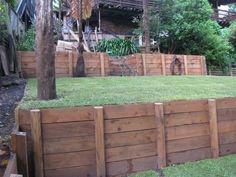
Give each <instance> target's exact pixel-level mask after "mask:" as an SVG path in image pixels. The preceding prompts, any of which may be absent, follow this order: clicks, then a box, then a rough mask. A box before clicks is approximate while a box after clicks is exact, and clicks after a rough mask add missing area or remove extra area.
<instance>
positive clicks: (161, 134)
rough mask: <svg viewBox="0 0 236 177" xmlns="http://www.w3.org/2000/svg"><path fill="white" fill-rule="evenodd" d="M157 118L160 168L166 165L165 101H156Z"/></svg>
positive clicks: (157, 144)
mask: <svg viewBox="0 0 236 177" xmlns="http://www.w3.org/2000/svg"><path fill="white" fill-rule="evenodd" d="M155 120H156V128H157V141H156V146H157V150H156V151H157V154H158V158H157V163H158V168H163V167H166V137H165V119H164V111H163V103H155Z"/></svg>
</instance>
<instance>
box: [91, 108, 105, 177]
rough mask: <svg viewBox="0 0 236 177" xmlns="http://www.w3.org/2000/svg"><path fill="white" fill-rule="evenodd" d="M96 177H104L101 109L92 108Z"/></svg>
mask: <svg viewBox="0 0 236 177" xmlns="http://www.w3.org/2000/svg"><path fill="white" fill-rule="evenodd" d="M94 121H95V141H96V164H97V177H106V162H105V144H104V117H103V107H94Z"/></svg>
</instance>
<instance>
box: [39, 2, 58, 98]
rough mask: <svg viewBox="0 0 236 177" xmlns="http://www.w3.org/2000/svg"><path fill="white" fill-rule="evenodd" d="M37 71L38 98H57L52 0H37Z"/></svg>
mask: <svg viewBox="0 0 236 177" xmlns="http://www.w3.org/2000/svg"><path fill="white" fill-rule="evenodd" d="M35 52H36V72H37V87H38V88H37V91H38V99H40V100H50V99H55V98H56V83H55V82H56V79H55V48H54V41H53V3H52V0H37V1H36V50H35Z"/></svg>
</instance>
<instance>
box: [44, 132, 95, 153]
mask: <svg viewBox="0 0 236 177" xmlns="http://www.w3.org/2000/svg"><path fill="white" fill-rule="evenodd" d="M43 142H44V145H43V151H44V154H57V153H66V152H78V151H86V150H95V137H94V136H82V137H66V138H55V139H45V140H44V141H43Z"/></svg>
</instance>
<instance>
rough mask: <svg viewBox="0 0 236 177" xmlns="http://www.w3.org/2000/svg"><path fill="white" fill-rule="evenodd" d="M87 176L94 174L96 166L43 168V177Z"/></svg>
mask: <svg viewBox="0 0 236 177" xmlns="http://www.w3.org/2000/svg"><path fill="white" fill-rule="evenodd" d="M66 176H68V177H80V176H81V177H87V176H91V177H93V176H96V166H95V165H89V166H81V167H71V168H60V169H53V170H45V177H66Z"/></svg>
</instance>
